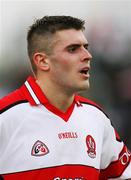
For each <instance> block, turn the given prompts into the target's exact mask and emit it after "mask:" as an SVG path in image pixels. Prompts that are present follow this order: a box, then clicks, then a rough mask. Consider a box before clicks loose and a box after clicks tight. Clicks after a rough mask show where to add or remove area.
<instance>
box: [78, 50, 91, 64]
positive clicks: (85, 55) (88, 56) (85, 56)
mask: <svg viewBox="0 0 131 180" xmlns="http://www.w3.org/2000/svg"><path fill="white" fill-rule="evenodd" d="M91 59H92V55H91V53H90V52H89V50H87V49H85V48H84V49H83V55H82V58H81V61H85V60H86V61H90V60H91Z"/></svg>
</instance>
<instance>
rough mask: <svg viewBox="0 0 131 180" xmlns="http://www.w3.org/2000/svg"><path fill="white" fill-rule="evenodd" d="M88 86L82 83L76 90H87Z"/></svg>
mask: <svg viewBox="0 0 131 180" xmlns="http://www.w3.org/2000/svg"><path fill="white" fill-rule="evenodd" d="M89 88H90V84H89V83H87V84H84V85H82V86H79V88H78V91H77V92H82V91H87V90H88V89H89Z"/></svg>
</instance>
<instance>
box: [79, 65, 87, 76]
mask: <svg viewBox="0 0 131 180" xmlns="http://www.w3.org/2000/svg"><path fill="white" fill-rule="evenodd" d="M89 69H90V68H89V67H84V68H82V69H81V70H80V71H79V72H80V74H81V75H83V77H86V78H88V77H89Z"/></svg>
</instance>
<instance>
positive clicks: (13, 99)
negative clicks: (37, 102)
mask: <svg viewBox="0 0 131 180" xmlns="http://www.w3.org/2000/svg"><path fill="white" fill-rule="evenodd" d="M26 102H28V101H27V99H26V97H25V96H24V94H23V93H22V91H21V89H17V90H15V91H13V92H11V93H10V94H8V95H6V96H5V97H3V98H2V99H0V114H1V113H3V112H5V111H7V110H8V109H10V108H12V107H14V106H16V105H18V104H21V103H26Z"/></svg>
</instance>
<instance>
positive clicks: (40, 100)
mask: <svg viewBox="0 0 131 180" xmlns="http://www.w3.org/2000/svg"><path fill="white" fill-rule="evenodd" d="M0 111H1V115H0V175H1V179H4V180H24V179H27V180H98V179H100V180H107V179H128V178H131V154H130V152H129V151H128V150H127V148H126V146H125V145H124V143H123V142H122V141H121V140H120V138H119V136H118V134H117V133H116V131H115V130H114V128H113V126H112V125H111V123H110V120H109V119H108V117H107V116H106V115H105V114H104V113H103V111H102V110H101V109H100V108H99V106H98V105H96V104H95V103H93V102H92V101H89V100H87V99H86V98H83V97H81V96H77V95H76V96H75V98H74V102H73V103H72V105H71V106H70V107H69V109H68V110H67V111H66V112H65V113H63V112H61V111H60V110H59V109H57V108H56V107H54V106H53V105H52V104H50V102H49V101H48V99H47V98H46V97H45V95H44V94H43V92H42V90H41V89H40V87H39V86H38V85H37V83H36V82H35V79H34V78H33V77H29V78H28V79H27V81H26V82H25V84H24V85H23V86H22V87H21V88H20V89H18V90H16V91H14V92H13V93H11V94H10V95H8V96H6V97H4V98H3V99H1V100H0Z"/></svg>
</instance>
